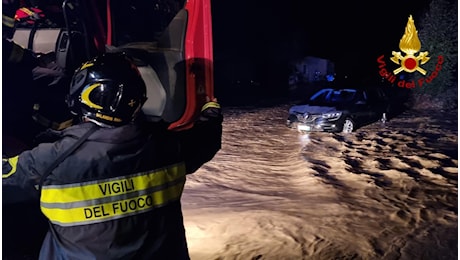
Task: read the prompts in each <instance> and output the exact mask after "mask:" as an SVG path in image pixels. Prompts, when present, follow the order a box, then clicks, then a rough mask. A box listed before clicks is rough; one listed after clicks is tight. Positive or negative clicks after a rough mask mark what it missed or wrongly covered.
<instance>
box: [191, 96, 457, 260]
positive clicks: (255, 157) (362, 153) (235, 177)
mask: <svg viewBox="0 0 460 260" xmlns="http://www.w3.org/2000/svg"><path fill="white" fill-rule="evenodd" d="M288 107H289V106H288V105H277V106H274V107H267V108H252V109H250V108H248V109H241V108H234V109H232V108H227V109H225V111H224V116H225V121H224V133H223V143H222V149H221V151H219V153H218V154H217V155H216V156H215V157H214V159H213V160H212V161H210V162H208V163H207V164H205V165H204V166H203V167H202V168H201V169H199V170H198V171H197V172H196V173H195V174H193V175H190V176H188V181H187V184H186V188H185V192H184V195H183V199H182V201H183V203H182V206H183V209H184V219H185V220H184V221H185V226H186V231H187V239H188V244H189V251H190V254H191V257H192V260H208V259H209V260H211V259H213V260H215V259H221V260H224V259H229V260H230V259H232V260H233V259H242V260H243V259H244V260H246V259H276V260H278V259H395V260H396V259H407V260H414V259H427V260H434V259H458V214H457V212H458V123H457V118H458V116H457V114H456V112H455V113H450V114H449V113H445V112H443V111H406V112H404V113H403V114H401V115H399V116H398V117H397V118H394V119H392V120H390V121H389V122H387V123H386V124H382V123H380V122H378V123H374V124H371V125H368V126H365V127H363V128H361V129H358V131H356V132H354V133H351V134H341V133H340V134H332V133H310V134H305V135H302V134H300V133H298V132H296V130H294V129H289V128H287V127H286V126H285V120H286V116H287V109H288ZM440 115H442V116H440Z"/></svg>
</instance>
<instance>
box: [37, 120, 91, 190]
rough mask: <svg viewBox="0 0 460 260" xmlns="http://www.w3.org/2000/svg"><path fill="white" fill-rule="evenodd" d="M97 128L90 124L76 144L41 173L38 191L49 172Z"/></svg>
mask: <svg viewBox="0 0 460 260" xmlns="http://www.w3.org/2000/svg"><path fill="white" fill-rule="evenodd" d="M98 128H99V127H98V126H97V125H94V124H92V125H91V128H90V129H89V130H88V131H87V132H86V133H85V134H84V135H83V136H82V137H80V139H78V141H77V142H75V143H74V144H73V145H72V146H71V147H70V148H69V149H68V150H67V151H65V152H64V153H62V154H61V155H60V156H59V157H58V158H57V159H56V160H55V161H54V162H53V164H51V165H50V167H48V169H47V170H46V171H45V172H44V173H43V175H42V177H41V179H40V185H39V190H40V191H41V189H42V186H43V182H44V181H45V179H46V178H47V177H48V176H49V175H50V174H51V172H52V171H53V170H54V168H56V167H57V166H58V165H59V164H60V163H61V162H62V161H63V160H64V159H65V158H67V156H69V155H70V154H71V153H73V152H74V151H75V150H76V149H77V148H78V147H80V145H81V144H82V143H83V142H84V141H85V140H86V139H88V137H89V136H90V135H91V134H92V133H94V132H95V131H96V130H97V129H98Z"/></svg>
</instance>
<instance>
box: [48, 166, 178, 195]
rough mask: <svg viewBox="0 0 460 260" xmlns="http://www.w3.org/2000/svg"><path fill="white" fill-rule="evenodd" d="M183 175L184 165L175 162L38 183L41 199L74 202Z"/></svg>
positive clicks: (146, 187) (118, 192)
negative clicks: (85, 178)
mask: <svg viewBox="0 0 460 260" xmlns="http://www.w3.org/2000/svg"><path fill="white" fill-rule="evenodd" d="M183 176H185V165H184V164H182V163H181V164H176V165H172V166H170V167H168V168H162V169H157V170H155V171H154V172H143V173H138V174H133V175H129V176H123V177H120V178H110V179H105V180H98V181H91V182H82V183H77V184H67V185H49V186H43V187H42V193H41V198H40V201H41V203H52V204H58V203H74V202H84V201H89V200H96V199H102V198H107V197H111V196H119V195H123V194H128V193H132V192H140V191H143V190H146V189H149V188H154V187H158V186H162V185H165V184H167V183H171V182H174V181H175V180H178V179H181V178H182V177H183Z"/></svg>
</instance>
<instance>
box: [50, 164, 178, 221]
mask: <svg viewBox="0 0 460 260" xmlns="http://www.w3.org/2000/svg"><path fill="white" fill-rule="evenodd" d="M184 185H185V165H184V164H178V165H173V166H172V167H168V168H164V169H160V170H156V171H155V172H147V173H140V174H137V175H132V176H128V177H124V178H116V179H115V178H112V179H107V180H102V181H98V182H86V183H82V184H77V185H75V184H74V185H53V186H44V187H43V188H42V196H41V209H42V212H43V213H44V214H45V215H46V216H47V218H48V219H49V220H50V221H51V222H52V223H55V224H58V225H62V226H73V225H83V224H89V223H98V222H102V221H108V220H113V219H118V218H122V217H126V216H129V215H133V214H139V213H142V212H145V211H148V210H151V209H153V208H155V207H161V206H164V205H166V204H168V203H169V202H171V201H176V200H179V199H180V197H181V195H182V191H183V188H184Z"/></svg>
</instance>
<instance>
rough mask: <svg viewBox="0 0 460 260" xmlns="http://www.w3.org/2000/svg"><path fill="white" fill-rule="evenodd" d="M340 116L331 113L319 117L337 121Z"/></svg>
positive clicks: (338, 113)
mask: <svg viewBox="0 0 460 260" xmlns="http://www.w3.org/2000/svg"><path fill="white" fill-rule="evenodd" d="M341 115H342V112H332V113H325V114H322V115H321V116H322V117H323V118H325V119H330V120H337V119H339V118H340V116H341Z"/></svg>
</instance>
